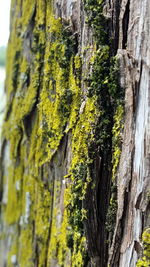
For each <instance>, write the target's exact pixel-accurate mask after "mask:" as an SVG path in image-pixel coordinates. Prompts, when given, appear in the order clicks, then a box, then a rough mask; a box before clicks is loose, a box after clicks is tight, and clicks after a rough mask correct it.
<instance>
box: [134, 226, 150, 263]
mask: <svg viewBox="0 0 150 267" xmlns="http://www.w3.org/2000/svg"><path fill="white" fill-rule="evenodd" d="M142 241H143V248H144V249H143V257H142V259H139V260H138V262H137V264H136V266H137V267H149V266H150V228H147V229H146V230H145V231H144V232H143V235H142Z"/></svg>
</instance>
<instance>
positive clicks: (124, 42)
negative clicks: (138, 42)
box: [122, 0, 130, 49]
mask: <svg viewBox="0 0 150 267" xmlns="http://www.w3.org/2000/svg"><path fill="white" fill-rule="evenodd" d="M129 16H130V0H128V2H127V5H126V10H125V13H124V16H123V20H122V32H123V40H122V48H123V49H126V47H127V39H128V26H129Z"/></svg>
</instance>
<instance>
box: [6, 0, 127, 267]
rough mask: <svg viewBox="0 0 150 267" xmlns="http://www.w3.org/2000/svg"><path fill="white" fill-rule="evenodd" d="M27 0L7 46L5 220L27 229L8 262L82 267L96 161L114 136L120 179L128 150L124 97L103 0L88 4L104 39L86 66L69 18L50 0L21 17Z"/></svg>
mask: <svg viewBox="0 0 150 267" xmlns="http://www.w3.org/2000/svg"><path fill="white" fill-rule="evenodd" d="M20 4H21V2H20ZM20 4H19V2H18V3H16V6H15V8H14V16H13V19H12V26H13V27H12V32H11V36H10V42H9V47H8V63H7V80H6V88H7V111H6V116H5V123H4V127H3V137H4V138H5V139H6V142H8V143H9V144H10V168H9V169H8V177H7V181H8V192H7V196H8V198H7V202H6V203H5V204H4V205H3V207H2V216H3V217H4V218H5V222H6V225H7V227H9V226H10V225H11V227H12V228H13V227H14V228H13V229H16V228H15V227H18V229H19V230H18V232H16V230H14V233H17V237H16V238H15V237H14V235H15V234H14V235H13V236H12V238H11V242H10V253H9V255H8V266H13V262H12V261H15V260H17V264H18V265H20V266H22V267H28V266H30V267H32V266H34V265H35V264H36V265H37V266H40V267H44V266H53V264H54V263H55V264H57V265H59V266H65V267H69V266H72V267H77V266H80V267H82V266H86V265H87V264H88V261H89V256H88V252H87V241H86V235H85V229H84V222H85V220H88V211H87V210H86V209H85V208H84V207H83V200H84V199H85V198H86V192H87V188H88V187H90V186H91V187H92V188H94V186H95V185H94V182H93V177H92V172H91V168H92V167H91V166H92V163H93V161H94V160H95V158H96V156H97V155H98V156H101V153H102V152H104V154H105V155H107V153H109V152H111V149H112V146H111V142H112V135H114V145H113V153H114V159H113V168H112V169H113V177H115V175H116V170H117V167H118V162H119V156H120V150H119V152H118V150H117V149H118V148H120V141H118V140H120V132H121V129H122V126H121V122H122V116H123V109H122V106H121V103H120V102H119V100H118V101H116V99H119V97H120V95H119V93H118V91H119V89H118V85H116V80H115V79H114V77H115V74H116V72H115V68H114V66H115V65H114V63H112V55H111V51H110V47H109V41H108V34H107V30H104V27H105V26H104V24H105V25H106V23H105V22H106V21H103V18H104V17H103V15H102V7H103V4H102V1H97V4H98V6H97V8H96V9H94V10H93V4H92V2H90V1H86V6H85V8H86V12H87V14H89V21H88V23H89V25H90V27H93V29H94V34H95V38H96V42H95V43H96V44H94V45H93V47H92V46H91V47H90V49H89V51H91V52H89V61H88V62H86V60H87V59H84V52H83V54H80V53H79V52H78V51H77V50H78V49H77V48H78V47H77V46H78V43H77V41H76V37H75V35H74V34H73V32H72V29H71V28H70V27H69V23H68V22H66V21H63V20H62V19H61V18H55V16H54V10H53V3H52V1H51V0H49V1H47V2H46V3H43V1H42V0H39V1H32V3H29V0H25V1H23V7H22V8H23V12H22V13H20ZM94 5H95V4H94ZM88 10H89V11H88ZM99 22H100V23H99ZM103 22H104V23H103ZM29 41H30V42H29ZM85 50H87V48H86V49H85ZM85 63H86V68H87V69H86V70H83V68H82V67H83V64H85ZM89 69H90V70H91V71H90V75H87V72H88V70H89ZM82 71H83V72H84V73H82ZM85 72H86V75H87V76H88V77H86V78H85V79H84V77H83V74H85ZM113 123H114V124H113ZM113 125H114V127H113ZM65 136H71V144H70V147H71V163H70V166H69V169H68V170H67V172H68V173H66V175H65V174H64V173H63V172H62V177H61V181H60V180H59V179H58V177H57V175H58V173H57V171H56V170H55V171H56V173H55V174H53V173H52V172H51V173H50V167H51V165H52V166H53V169H55V166H57V164H56V162H57V160H58V158H57V156H58V155H57V153H58V150H59V148H60V146H61V143H62V141H63V138H64V137H65ZM92 144H94V150H92ZM116 154H117V157H116ZM55 161H56V162H55ZM57 167H58V169H59V166H57ZM55 171H54V172H55ZM65 171H66V170H65ZM63 175H65V177H63ZM3 179H4V181H6V177H4V178H3ZM113 179H115V178H113ZM63 180H64V181H65V186H64V187H63V185H62V181H63ZM60 192H61V193H62V199H61V202H62V203H61V205H60ZM11 260H12V261H11Z"/></svg>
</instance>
